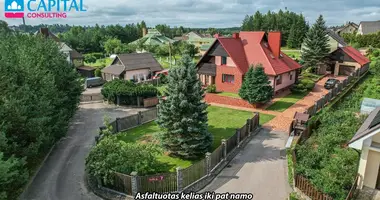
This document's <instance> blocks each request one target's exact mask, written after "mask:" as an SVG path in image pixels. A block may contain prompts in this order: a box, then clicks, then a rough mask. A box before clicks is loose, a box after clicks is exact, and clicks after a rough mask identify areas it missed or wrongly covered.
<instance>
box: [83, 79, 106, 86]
mask: <svg viewBox="0 0 380 200" xmlns="http://www.w3.org/2000/svg"><path fill="white" fill-rule="evenodd" d="M104 83H105V81H104V80H103V79H102V78H101V77H94V78H87V79H86V82H85V87H86V88H91V87H96V86H101V85H103V84H104Z"/></svg>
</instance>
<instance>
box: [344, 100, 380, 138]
mask: <svg viewBox="0 0 380 200" xmlns="http://www.w3.org/2000/svg"><path fill="white" fill-rule="evenodd" d="M379 132H380V107H378V108H376V109H375V110H374V111H372V112H371V113H370V114H369V116H368V117H367V119H366V120H365V121H364V123H363V124H362V126H361V127H360V128H359V130H358V131H357V132H356V134H355V135H354V137H353V138H352V139H351V140H350V142H349V144H350V146H357V144H354V143H362V142H363V141H364V140H365V139H367V138H369V137H372V136H373V135H375V134H377V133H379Z"/></svg>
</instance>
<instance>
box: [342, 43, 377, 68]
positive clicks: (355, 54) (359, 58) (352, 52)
mask: <svg viewBox="0 0 380 200" xmlns="http://www.w3.org/2000/svg"><path fill="white" fill-rule="evenodd" d="M341 49H342V50H343V51H344V52H345V53H346V54H347V55H348V56H350V57H351V58H352V59H354V60H355V61H356V62H358V63H359V64H360V65H362V66H363V65H365V64H367V63H369V62H371V61H370V60H369V59H368V58H367V57H365V56H363V55H362V54H361V53H360V51H358V50H357V49H355V48H353V47H351V46H347V47H342V48H341Z"/></svg>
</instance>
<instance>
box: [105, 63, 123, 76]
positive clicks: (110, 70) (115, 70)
mask: <svg viewBox="0 0 380 200" xmlns="http://www.w3.org/2000/svg"><path fill="white" fill-rule="evenodd" d="M102 72H103V73H107V74H113V75H118V76H119V75H120V74H121V73H123V72H124V66H123V65H110V66H108V67H106V68H104V69H102Z"/></svg>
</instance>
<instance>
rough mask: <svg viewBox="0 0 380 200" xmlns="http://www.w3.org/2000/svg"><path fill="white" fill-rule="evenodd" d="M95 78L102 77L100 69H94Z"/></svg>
mask: <svg viewBox="0 0 380 200" xmlns="http://www.w3.org/2000/svg"><path fill="white" fill-rule="evenodd" d="M95 76H96V77H102V70H101V69H100V68H97V69H95Z"/></svg>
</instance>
